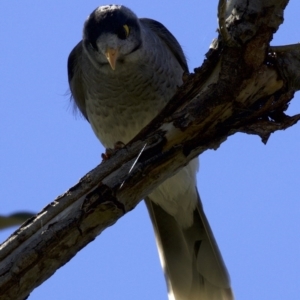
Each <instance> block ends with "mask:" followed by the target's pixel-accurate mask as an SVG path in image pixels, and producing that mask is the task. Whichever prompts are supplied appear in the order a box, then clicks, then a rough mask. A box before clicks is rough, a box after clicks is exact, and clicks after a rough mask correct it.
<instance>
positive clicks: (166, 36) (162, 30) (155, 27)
mask: <svg viewBox="0 0 300 300" xmlns="http://www.w3.org/2000/svg"><path fill="white" fill-rule="evenodd" d="M140 22H141V23H142V24H143V25H144V26H146V27H147V28H149V29H150V30H152V31H153V32H154V33H155V34H156V35H157V36H158V37H159V38H160V39H161V40H162V41H163V42H164V43H165V44H166V46H167V47H168V48H169V49H170V51H171V52H172V53H173V55H174V56H175V57H176V59H177V60H178V62H179V64H180V65H181V67H182V69H183V71H185V72H188V71H189V70H188V65H187V62H186V58H185V56H184V53H183V51H182V49H181V47H180V45H179V43H178V41H177V40H176V38H175V37H174V36H173V34H172V33H171V32H170V31H169V30H168V29H167V28H166V27H165V26H164V25H163V24H161V23H159V22H157V21H155V20H152V19H147V18H141V19H140Z"/></svg>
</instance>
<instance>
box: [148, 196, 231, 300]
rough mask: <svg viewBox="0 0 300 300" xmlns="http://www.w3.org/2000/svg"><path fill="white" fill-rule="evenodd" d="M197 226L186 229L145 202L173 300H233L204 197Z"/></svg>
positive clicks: (160, 209)
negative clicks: (204, 207)
mask: <svg viewBox="0 0 300 300" xmlns="http://www.w3.org/2000/svg"><path fill="white" fill-rule="evenodd" d="M198 200H199V201H198V205H197V207H196V209H195V210H194V216H193V218H194V222H193V224H192V225H191V226H190V227H189V228H182V226H181V225H180V224H179V223H178V222H177V221H176V220H175V218H174V217H173V216H172V215H170V214H168V213H167V212H166V211H165V210H163V209H162V208H161V207H160V206H159V205H157V204H155V203H154V202H153V201H151V198H150V197H147V198H146V199H145V202H146V206H147V208H148V211H149V214H150V217H151V220H152V224H153V227H154V231H155V237H156V243H157V247H158V251H159V255H160V261H161V264H162V267H163V269H164V273H165V277H166V281H167V285H168V291H169V300H171V299H175V300H232V299H234V296H233V293H232V291H231V288H230V279H229V275H228V273H227V270H226V266H225V264H224V262H223V259H222V256H221V254H220V251H219V249H218V246H217V243H216V241H215V238H214V236H213V233H212V231H211V228H210V226H209V223H208V221H207V218H206V216H205V214H204V211H203V208H202V205H201V201H200V197H199V196H198Z"/></svg>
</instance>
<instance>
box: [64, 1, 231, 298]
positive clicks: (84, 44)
mask: <svg viewBox="0 0 300 300" xmlns="http://www.w3.org/2000/svg"><path fill="white" fill-rule="evenodd" d="M184 72H188V66H187V62H186V59H185V56H184V54H183V51H182V49H181V47H180V45H179V43H178V42H177V40H176V39H175V37H174V36H173V35H172V34H171V33H170V32H169V31H168V30H167V28H166V27H165V26H163V25H162V24H161V23H159V22H157V21H154V20H151V19H146V18H141V19H139V18H137V16H136V15H135V14H134V13H133V12H132V11H131V10H130V9H128V8H127V7H125V6H122V5H107V6H100V7H98V8H97V9H95V10H94V11H93V12H92V13H91V14H90V16H89V17H88V19H87V20H86V22H85V24H84V28H83V38H82V41H80V42H79V43H78V44H77V45H76V46H75V48H74V49H73V50H72V52H71V53H70V56H69V59H68V76H69V84H70V90H71V93H72V98H73V100H74V102H75V104H76V106H77V107H78V108H79V110H80V111H81V113H82V114H83V115H84V117H85V118H86V119H87V120H88V122H89V123H90V124H91V126H92V128H93V130H94V133H95V134H96V136H97V137H98V139H99V140H100V142H101V143H102V144H103V145H104V146H105V147H106V148H113V147H114V145H115V143H116V142H118V141H122V142H124V143H127V142H128V141H129V140H131V139H132V138H133V137H134V136H135V135H136V134H137V133H138V132H139V131H140V130H141V129H142V128H143V127H144V126H145V125H147V124H148V123H149V122H150V121H151V120H152V119H153V118H154V117H155V116H156V115H157V114H158V113H159V112H160V111H161V110H162V108H163V107H164V106H165V105H166V103H167V102H168V101H169V100H170V99H171V97H172V96H173V95H174V94H175V92H176V90H177V88H178V86H180V85H181V84H182V75H183V73H184ZM197 169H198V160H197V159H194V160H193V161H191V162H190V163H189V164H188V165H187V166H186V167H185V168H183V169H182V170H181V171H179V172H178V173H177V174H176V175H174V176H173V177H172V178H170V179H168V180H166V181H165V182H164V183H163V184H161V185H160V186H159V187H158V188H157V189H155V190H154V191H153V192H152V193H151V194H149V195H148V196H147V198H146V199H145V202H146V205H147V208H148V211H149V214H150V218H151V221H152V224H153V227H154V231H155V236H156V243H157V247H158V251H159V256H160V259H161V265H162V267H163V269H164V272H165V277H166V281H167V286H168V294H169V299H176V300H200V299H201V300H222V299H224V300H225V299H226V300H228V299H233V294H232V291H231V288H230V280H229V276H228V273H227V270H226V267H225V265H224V262H223V260H222V257H221V254H220V252H219V249H218V246H217V244H216V242H215V239H214V236H213V234H212V231H211V229H210V226H209V224H208V221H207V219H206V216H205V214H204V211H203V208H202V204H201V202H200V197H199V195H198V192H197V188H196V171H197Z"/></svg>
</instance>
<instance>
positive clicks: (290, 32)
mask: <svg viewBox="0 0 300 300" xmlns="http://www.w3.org/2000/svg"><path fill="white" fill-rule="evenodd" d="M204 3H205V4H204ZM101 4H107V3H101V2H98V1H94V0H87V1H76V2H75V1H64V0H61V1H49V0H44V1H32V0H27V1H18V3H16V2H15V1H1V2H0V28H1V31H0V39H1V51H0V66H1V67H0V78H1V83H0V86H1V93H0V115H1V117H0V141H1V147H0V199H1V200H0V201H1V202H0V203H1V204H0V213H1V214H8V213H11V212H13V211H16V210H19V209H26V210H32V211H39V210H41V209H42V208H43V207H44V206H46V205H47V204H48V203H49V202H50V201H52V200H53V199H54V198H56V197H57V196H58V195H60V194H62V193H63V192H65V191H66V190H67V189H68V188H69V187H71V186H72V185H74V184H75V183H76V182H77V181H78V180H79V179H80V178H81V177H82V176H83V175H84V174H85V173H87V172H88V171H89V170H91V169H92V168H94V167H95V166H96V165H97V164H98V163H99V162H100V154H101V153H102V152H103V151H104V150H103V148H102V147H101V146H100V144H99V142H98V140H97V139H96V138H95V136H94V134H93V132H92V130H91V129H90V127H89V124H88V123H87V122H85V121H84V120H83V119H82V118H78V117H77V118H76V117H74V115H73V114H72V109H71V106H70V104H69V96H68V81H67V71H66V62H67V57H68V54H69V52H70V51H71V49H72V48H73V46H74V45H75V44H76V43H77V42H78V41H79V40H80V39H81V32H82V25H83V22H84V21H85V19H86V17H87V15H88V14H89V13H90V12H92V10H93V9H94V8H96V7H97V6H99V5H101ZM121 4H124V5H127V6H128V7H130V8H131V9H132V10H133V11H135V12H136V14H137V15H138V16H140V17H149V18H153V19H156V20H158V21H160V22H162V23H163V24H165V25H166V26H167V27H168V28H169V30H170V31H171V32H172V33H173V34H174V35H175V36H176V37H177V39H178V40H179V42H180V44H181V45H182V46H183V49H184V51H185V53H186V55H187V57H188V61H189V67H190V70H193V68H195V67H197V66H199V65H201V63H202V61H203V59H204V54H205V53H206V52H207V50H208V47H209V45H210V43H211V41H212V39H213V38H215V37H216V32H215V30H216V28H217V14H216V8H217V1H195V0H190V1H186V0H180V1H179V0H177V1H175V0H174V1H162V0H160V1H157V0H151V1H140V0H139V1H137V0H127V1H123V3H121ZM299 12H300V2H299V1H291V3H290V5H289V7H288V9H287V10H286V14H285V18H286V22H285V23H284V25H283V26H282V27H281V28H280V30H279V32H278V33H277V34H276V36H275V39H274V41H273V45H275V44H276V45H279V44H287V43H296V42H298V41H299V39H300V33H299ZM297 98H298V99H297ZM289 112H290V113H291V114H292V113H299V112H300V103H299V96H298V95H296V99H294V100H293V103H292V105H291V107H290V109H289ZM299 141H300V124H299V125H296V126H294V127H293V128H290V129H288V130H286V131H283V132H277V133H275V134H274V135H272V136H271V138H270V140H269V142H268V144H267V145H266V146H265V145H263V144H262V143H261V142H260V139H259V138H258V137H256V136H248V135H244V134H237V135H235V136H233V137H231V138H229V139H228V140H227V141H226V142H225V143H223V144H222V146H221V147H220V148H219V149H218V150H217V151H207V152H205V153H204V154H203V155H202V156H201V157H200V172H199V174H198V185H199V190H200V194H201V197H202V200H203V203H204V207H205V210H206V213H207V216H208V219H209V221H210V224H211V226H212V229H213V231H214V233H215V236H216V239H217V242H218V244H219V246H220V249H221V252H222V254H223V257H224V260H225V262H226V264H227V267H228V270H229V272H230V275H231V280H232V286H233V289H234V292H235V295H236V299H243V300H253V299H263V300H265V299H272V300H276V299H289V300H293V299H294V300H298V299H299V295H300V256H299V253H300V234H299V231H300V224H299V223H300V201H299V200H300V199H299V198H300V180H299V178H300V176H299V173H300V158H299V153H300V142H299ZM11 232H12V230H6V231H2V232H0V240H1V241H4V240H5V239H6V238H7V237H8V236H9V234H10V233H11ZM53 293H55V298H56V299H74V300H79V299H90V300H93V299H108V300H118V299H130V300H132V299H143V300H153V299H155V300H163V299H165V300H166V299H167V294H166V287H165V282H164V277H163V274H162V271H161V268H160V264H159V260H158V255H157V250H156V246H155V243H154V236H153V232H152V227H151V224H150V222H149V218H148V215H147V211H146V209H145V206H144V204H143V203H141V204H140V205H139V206H138V207H137V208H136V209H135V210H134V211H132V212H130V213H128V214H127V215H126V216H125V217H124V218H122V219H121V220H120V221H119V222H118V223H117V224H115V225H114V226H113V227H111V228H109V229H108V230H106V231H105V232H103V234H102V235H101V236H99V237H98V238H97V239H96V240H95V241H94V242H92V243H91V244H90V245H88V246H87V247H86V248H85V249H83V250H82V251H81V252H80V253H78V254H77V255H76V257H75V258H74V259H73V260H72V261H71V262H69V263H68V264H67V265H65V266H64V267H62V268H61V269H60V270H58V271H57V272H56V273H55V274H54V276H52V277H51V278H50V279H49V280H48V281H46V282H45V283H43V284H42V286H40V287H39V288H37V289H36V290H35V291H34V292H33V293H32V294H31V296H30V298H29V299H31V300H39V299H43V300H47V299H53Z"/></svg>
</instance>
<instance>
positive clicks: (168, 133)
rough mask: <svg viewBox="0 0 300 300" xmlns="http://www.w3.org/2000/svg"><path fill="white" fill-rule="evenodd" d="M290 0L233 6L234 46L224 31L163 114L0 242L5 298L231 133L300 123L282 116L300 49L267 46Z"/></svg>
mask: <svg viewBox="0 0 300 300" xmlns="http://www.w3.org/2000/svg"><path fill="white" fill-rule="evenodd" d="M287 3H288V0H284V1H283V0H280V1H278V0H265V1H259V0H256V1H244V0H237V1H232V2H231V4H230V6H229V7H230V8H231V9H232V10H231V11H229V12H228V11H227V16H228V17H227V19H226V35H227V33H228V34H229V35H230V37H231V39H232V40H234V41H235V43H234V44H233V43H229V44H228V43H227V41H228V36H227V38H226V37H225V41H224V38H223V37H222V36H221V35H220V36H219V37H218V39H217V40H216V41H214V43H213V45H212V46H211V49H210V50H209V52H208V53H207V55H206V60H205V61H204V63H203V65H202V66H201V67H200V68H198V69H195V73H193V74H190V75H186V76H185V80H184V81H185V83H184V85H183V86H182V87H181V88H179V90H178V92H177V94H176V95H175V96H174V97H173V99H172V100H171V101H170V102H169V104H168V105H167V106H166V107H165V108H164V109H163V111H162V112H161V114H160V115H159V116H157V117H156V118H155V119H154V120H153V121H152V122H151V123H150V124H149V125H148V126H147V127H146V128H144V129H143V130H142V131H141V132H140V133H139V134H138V135H137V137H135V138H134V139H133V140H132V141H131V142H130V143H129V144H128V145H126V146H125V147H124V148H123V149H120V150H119V151H116V152H115V153H114V154H113V155H112V157H111V158H110V159H108V160H106V161H104V162H102V163H101V165H99V166H98V167H97V168H95V169H94V170H92V171H91V172H89V173H88V174H87V175H85V176H84V177H83V178H82V179H81V180H80V182H79V183H78V184H76V185H75V186H74V187H72V188H71V189H69V191H67V192H66V193H65V194H64V195H62V196H59V197H58V198H57V199H56V200H54V201H53V202H52V203H50V204H49V205H48V206H46V207H45V208H44V209H43V210H42V211H41V212H40V213H39V214H38V215H37V216H36V217H33V218H31V219H29V220H28V221H27V222H26V223H25V224H23V225H22V226H21V227H20V228H19V229H18V230H17V231H16V232H15V233H14V234H13V235H12V236H11V237H10V238H9V239H8V240H7V241H5V242H4V243H3V244H2V245H1V246H0V261H1V265H0V290H1V295H0V299H1V300H2V299H5V300H8V299H14V300H16V299H24V298H25V297H26V296H27V295H29V293H30V292H31V291H32V290H33V289H34V288H35V287H37V286H38V285H40V284H41V283H42V282H43V281H45V280H46V279H47V278H49V277H50V276H51V275H52V274H53V273H54V272H55V271H56V270H57V269H58V268H59V267H61V266H63V265H64V264H65V263H66V262H68V261H69V260H70V259H71V258H72V257H73V256H74V255H75V254H76V253H77V252H78V251H80V249H82V248H83V247H84V246H86V245H87V244H88V243H89V242H91V241H92V240H94V239H95V237H96V236H97V235H99V234H100V233H101V232H102V231H103V230H104V229H105V228H107V227H108V226H111V225H113V224H114V223H115V222H116V221H117V220H118V219H119V218H120V217H122V216H123V215H124V214H125V213H127V212H128V211H130V210H132V209H133V208H134V207H135V206H136V205H137V204H138V202H139V201H140V200H141V199H143V198H144V197H145V196H146V195H147V194H148V193H149V192H150V191H152V190H153V189H154V188H155V187H157V186H158V185H159V184H160V183H162V182H163V181H164V180H165V179H166V178H168V177H170V176H172V175H173V174H175V173H176V172H177V171H178V170H179V169H180V168H182V167H183V166H184V165H186V164H187V163H188V162H189V161H190V160H191V159H192V158H194V157H195V156H197V155H199V154H201V153H202V152H204V151H205V150H207V149H217V148H218V147H219V146H220V144H221V143H223V142H224V141H225V140H226V139H227V137H228V136H230V135H233V134H234V133H236V132H245V133H249V134H256V135H259V136H260V137H261V138H262V141H263V142H267V140H268V138H269V136H270V135H271V133H273V132H274V131H276V130H281V129H286V128H288V127H290V126H292V125H294V124H295V123H296V122H297V121H298V120H299V119H300V115H296V116H293V117H289V116H287V115H286V114H285V111H286V109H287V107H288V105H289V102H290V101H291V99H292V98H293V95H294V93H295V91H297V90H299V88H300V84H299V78H300V76H299V67H298V65H299V61H300V60H299V53H298V50H297V49H294V48H292V49H280V48H276V47H273V48H270V47H269V45H270V41H271V40H272V36H273V33H274V32H276V30H277V29H278V27H279V25H280V24H281V23H282V21H283V10H284V8H285V6H286V5H287ZM220 12H221V13H222V12H223V10H222V9H220ZM222 22H223V21H222ZM223 23H224V22H223ZM222 26H223V25H222ZM222 32H223V31H222ZM222 32H221V33H222ZM137 157H139V158H138V160H137ZM133 165H134V167H133V168H132V166H133ZM131 168H132V170H131ZM130 170H131V171H130Z"/></svg>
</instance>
